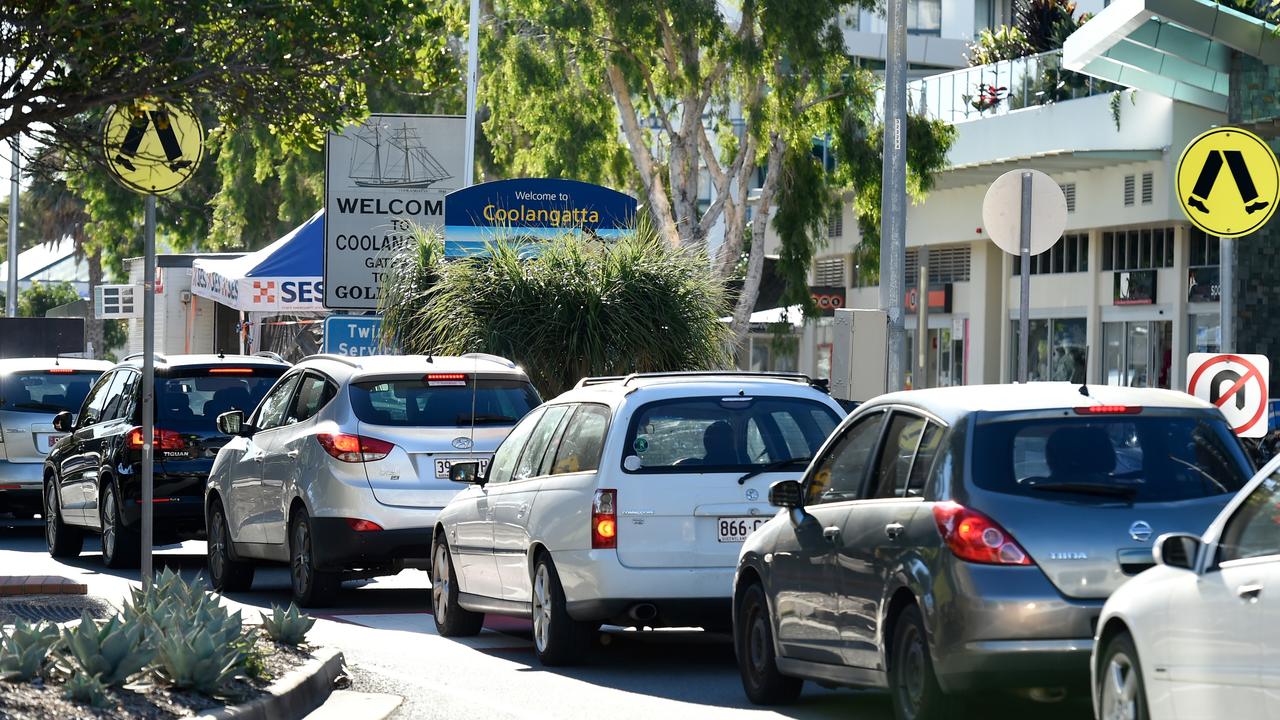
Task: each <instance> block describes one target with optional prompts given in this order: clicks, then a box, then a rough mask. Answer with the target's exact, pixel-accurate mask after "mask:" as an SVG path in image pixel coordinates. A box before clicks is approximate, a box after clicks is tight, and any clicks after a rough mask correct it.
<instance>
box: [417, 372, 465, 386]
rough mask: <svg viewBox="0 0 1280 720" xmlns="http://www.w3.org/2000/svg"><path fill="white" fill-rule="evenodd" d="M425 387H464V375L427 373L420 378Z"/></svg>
mask: <svg viewBox="0 0 1280 720" xmlns="http://www.w3.org/2000/svg"><path fill="white" fill-rule="evenodd" d="M422 379H423V380H426V381H427V385H466V384H467V374H466V373H428V374H427V375H426V376H425V377H423V378H422Z"/></svg>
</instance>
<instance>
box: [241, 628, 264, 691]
mask: <svg viewBox="0 0 1280 720" xmlns="http://www.w3.org/2000/svg"><path fill="white" fill-rule="evenodd" d="M236 649H237V650H239V651H240V654H241V655H242V656H243V657H244V660H243V661H242V662H241V663H240V668H241V669H242V670H243V671H244V675H245V677H248V678H252V679H254V680H268V679H270V677H271V673H270V671H268V670H267V653H266V652H265V651H263V650H262V649H261V648H259V647H258V630H257V628H251V627H247V628H245V629H244V632H243V633H241V635H240V639H239V640H237V641H236Z"/></svg>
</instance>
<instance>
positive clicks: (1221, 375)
mask: <svg viewBox="0 0 1280 720" xmlns="http://www.w3.org/2000/svg"><path fill="white" fill-rule="evenodd" d="M1269 377H1271V362H1270V361H1269V360H1268V359H1267V356H1266V355H1234V354H1231V353H1191V354H1190V355H1188V356H1187V392H1188V393H1190V394H1191V395H1195V396H1196V397H1198V398H1200V399H1201V400H1204V401H1205V402H1208V403H1212V404H1213V405H1215V406H1217V408H1218V409H1219V410H1221V411H1222V414H1223V416H1224V417H1226V419H1227V422H1228V423H1230V424H1231V429H1232V430H1234V431H1235V433H1236V435H1239V436H1240V437H1249V438H1260V437H1264V436H1266V434H1267V390H1268V388H1267V382H1268V380H1267V379H1268V378H1269Z"/></svg>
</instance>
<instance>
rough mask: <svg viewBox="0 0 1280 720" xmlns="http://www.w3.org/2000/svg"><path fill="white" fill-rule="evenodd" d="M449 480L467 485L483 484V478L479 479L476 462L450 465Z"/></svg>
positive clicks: (478, 467)
mask: <svg viewBox="0 0 1280 720" xmlns="http://www.w3.org/2000/svg"><path fill="white" fill-rule="evenodd" d="M449 479H450V480H452V481H454V482H456V483H466V484H467V485H483V484H484V478H482V477H480V463H477V462H460V463H454V464H452V465H450V466H449Z"/></svg>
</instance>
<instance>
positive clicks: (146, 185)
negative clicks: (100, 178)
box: [102, 100, 204, 195]
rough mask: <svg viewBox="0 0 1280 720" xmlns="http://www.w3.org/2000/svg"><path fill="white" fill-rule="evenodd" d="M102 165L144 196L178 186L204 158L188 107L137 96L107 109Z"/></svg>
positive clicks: (197, 125) (201, 132)
mask: <svg viewBox="0 0 1280 720" xmlns="http://www.w3.org/2000/svg"><path fill="white" fill-rule="evenodd" d="M102 146H103V152H104V153H106V159H107V168H108V169H109V170H110V171H111V174H112V175H113V176H115V178H116V180H118V181H119V182H120V184H122V185H124V186H125V187H127V188H129V189H130V190H133V191H135V192H140V193H143V194H145V195H166V194H168V193H171V192H173V191H174V190H177V189H178V188H179V187H181V185H182V184H183V183H185V182H186V181H187V180H188V179H189V178H190V177H191V176H192V175H194V174H195V171H196V168H198V167H199V166H200V161H201V160H202V159H203V158H204V129H203V128H202V127H201V125H200V118H198V117H196V115H195V113H193V112H191V110H190V109H188V108H185V107H182V106H180V105H174V104H171V103H162V102H158V101H147V100H137V101H133V102H130V103H122V104H120V105H116V106H115V107H113V108H111V110H110V111H109V112H108V113H107V121H106V123H105V124H104V125H103V129H102Z"/></svg>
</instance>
